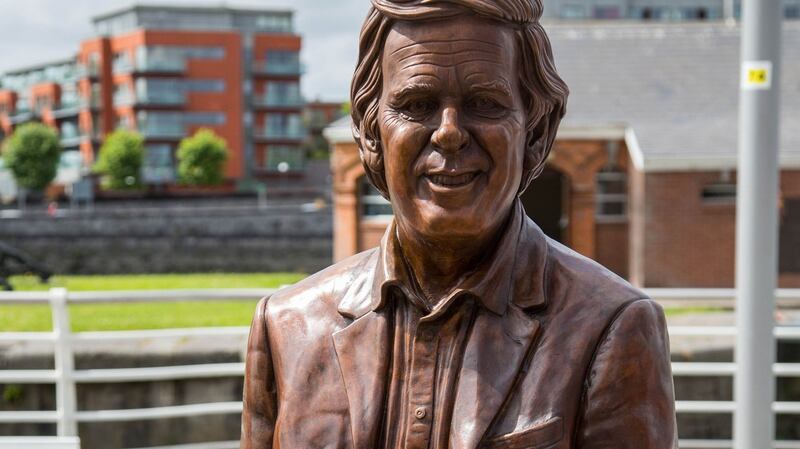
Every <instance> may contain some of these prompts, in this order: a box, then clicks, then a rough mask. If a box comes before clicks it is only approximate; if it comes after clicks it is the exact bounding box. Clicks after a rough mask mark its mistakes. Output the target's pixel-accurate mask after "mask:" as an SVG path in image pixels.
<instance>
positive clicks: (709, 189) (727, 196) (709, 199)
mask: <svg viewBox="0 0 800 449" xmlns="http://www.w3.org/2000/svg"><path fill="white" fill-rule="evenodd" d="M700 195H701V198H702V200H703V203H706V204H736V184H734V183H717V184H710V185H707V186H705V187H703V190H702V192H701V194H700Z"/></svg>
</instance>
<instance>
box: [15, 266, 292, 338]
mask: <svg viewBox="0 0 800 449" xmlns="http://www.w3.org/2000/svg"><path fill="white" fill-rule="evenodd" d="M304 277H305V275H304V274H293V273H270V274H222V273H208V274H170V275H125V276H55V277H53V278H52V279H51V281H50V283H49V284H39V283H38V281H37V280H36V279H35V278H33V277H28V276H19V277H13V278H11V284H12V285H13V286H14V287H15V288H16V289H17V290H18V291H32V290H47V289H49V288H51V287H66V288H68V289H70V290H71V291H92V290H168V289H195V288H197V289H202V288H277V287H280V286H282V285H285V284H291V283H294V282H297V281H299V280H300V279H302V278H304ZM258 299H259V298H253V300H252V301H213V302H208V301H197V302H178V303H128V304H73V305H70V307H69V311H70V318H71V321H72V330H73V331H76V332H84V331H109V330H132V329H167V328H178V327H206V326H247V325H249V324H250V319H251V318H252V317H253V311H254V309H255V305H256V302H257V301H258ZM51 329H52V326H51V317H50V307H49V306H46V305H5V306H0V332H34V331H37V332H38V331H49V330H51Z"/></svg>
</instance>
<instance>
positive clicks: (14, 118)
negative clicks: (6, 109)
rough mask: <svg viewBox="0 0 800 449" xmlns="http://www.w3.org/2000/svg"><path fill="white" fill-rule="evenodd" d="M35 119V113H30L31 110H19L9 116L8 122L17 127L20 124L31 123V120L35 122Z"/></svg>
mask: <svg viewBox="0 0 800 449" xmlns="http://www.w3.org/2000/svg"><path fill="white" fill-rule="evenodd" d="M33 118H34V113H33V111H30V110H22V111H20V110H17V111H15V112H14V113H13V114H11V115H9V116H8V121H9V122H10V123H11V124H12V125H17V124H19V123H25V122H28V121H31V120H33Z"/></svg>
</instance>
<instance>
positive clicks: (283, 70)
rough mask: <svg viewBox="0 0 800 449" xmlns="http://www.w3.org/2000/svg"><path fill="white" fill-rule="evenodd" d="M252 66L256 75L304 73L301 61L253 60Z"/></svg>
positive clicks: (298, 74) (294, 74) (296, 74)
mask: <svg viewBox="0 0 800 449" xmlns="http://www.w3.org/2000/svg"><path fill="white" fill-rule="evenodd" d="M252 68H253V73H254V74H256V75H277V76H300V75H302V73H303V65H302V64H300V63H299V62H286V63H280V62H266V61H253V67H252Z"/></svg>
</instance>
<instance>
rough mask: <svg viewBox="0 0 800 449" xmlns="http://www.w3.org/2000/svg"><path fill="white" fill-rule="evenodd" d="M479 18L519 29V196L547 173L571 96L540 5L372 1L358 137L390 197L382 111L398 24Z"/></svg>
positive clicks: (356, 79) (361, 66)
mask: <svg viewBox="0 0 800 449" xmlns="http://www.w3.org/2000/svg"><path fill="white" fill-rule="evenodd" d="M468 13H473V14H477V15H478V16H481V17H485V18H486V19H489V20H494V21H497V22H500V23H501V24H504V25H506V26H509V27H511V28H513V29H514V30H515V31H516V35H517V47H518V54H519V58H520V59H519V63H520V67H521V69H522V70H521V71H520V76H519V83H520V90H521V92H522V95H523V98H522V100H523V104H525V105H526V107H527V117H528V120H527V129H528V141H527V144H526V149H525V158H524V165H525V167H524V169H525V173H524V175H523V179H522V183H521V185H520V189H519V194H522V192H524V191H525V189H526V188H527V186H528V185H529V184H530V182H531V181H532V180H533V179H534V178H536V177H537V176H538V175H539V174H540V173H541V172H542V170H543V169H544V162H545V161H546V160H547V155H548V154H549V153H550V150H551V149H552V147H553V141H554V140H555V137H556V131H557V130H558V125H559V123H560V122H561V118H562V117H563V116H564V114H565V112H566V102H567V96H568V94H569V90H568V88H567V85H566V84H565V83H564V81H563V80H562V79H561V77H559V76H558V73H557V72H556V68H555V64H554V62H553V51H552V48H551V45H550V40H549V39H548V37H547V34H546V33H545V31H544V28H542V26H541V24H540V23H539V20H540V19H541V16H542V4H541V1H540V0H372V7H371V8H370V10H369V13H368V14H367V18H366V20H365V21H364V25H363V27H362V28H361V36H360V38H359V56H358V64H357V66H356V71H355V74H354V75H353V84H352V86H351V89H350V101H351V103H352V109H351V110H352V118H353V137H354V138H355V140H356V142H357V143H358V147H359V151H360V153H361V160H362V162H363V163H364V168H365V170H366V173H367V176H368V177H369V179H370V181H371V182H372V184H373V185H374V186H375V187H376V188H377V189H378V190H379V191H380V192H381V193H382V194H383V196H385V197H387V198H388V197H389V195H388V189H387V187H386V178H385V174H384V169H383V148H382V147H381V142H380V129H379V127H378V105H379V100H380V96H381V91H382V89H383V73H382V68H381V62H382V61H381V58H382V56H383V48H384V44H385V42H386V37H387V35H388V34H389V30H391V27H392V25H393V24H394V23H395V21H400V20H403V21H422V20H432V19H442V18H448V17H455V16H458V15H462V14H468Z"/></svg>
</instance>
